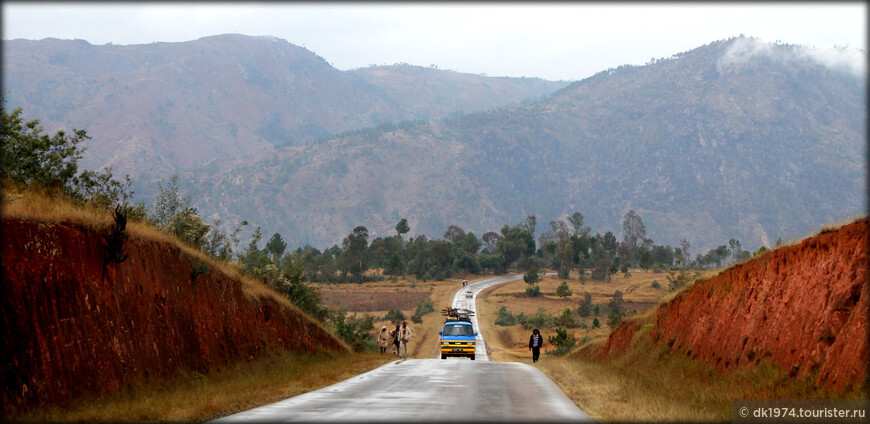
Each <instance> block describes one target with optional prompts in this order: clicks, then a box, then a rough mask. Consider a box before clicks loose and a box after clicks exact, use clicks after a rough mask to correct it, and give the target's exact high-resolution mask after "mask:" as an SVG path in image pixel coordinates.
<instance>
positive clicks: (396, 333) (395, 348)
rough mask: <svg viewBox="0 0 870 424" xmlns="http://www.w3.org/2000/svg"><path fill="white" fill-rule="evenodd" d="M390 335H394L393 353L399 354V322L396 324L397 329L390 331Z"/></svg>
mask: <svg viewBox="0 0 870 424" xmlns="http://www.w3.org/2000/svg"><path fill="white" fill-rule="evenodd" d="M390 335H391V336H393V353H395V354H396V356H399V324H396V329H395V330H393V331H390Z"/></svg>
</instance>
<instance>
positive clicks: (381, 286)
mask: <svg viewBox="0 0 870 424" xmlns="http://www.w3.org/2000/svg"><path fill="white" fill-rule="evenodd" d="M461 281H462V279H460V278H458V277H457V278H451V279H449V280H447V281H418V280H416V279H414V277H402V278H397V279H396V281H392V280H390V279H387V280H384V281H378V282H368V283H363V284H355V283H344V284H321V283H317V284H312V285H314V286H316V287H318V288H319V289H320V292H321V297H322V301H323V304H324V305H327V306H329V307H338V306H339V305H342V306H344V307H346V308H347V310H348V312H351V313H357V314H359V315H371V316H374V317H375V329H374V330H373V334H372V338H375V337H376V334H375V333H376V332H378V331H380V329H381V326H387V328H388V329H390V330H392V329H393V328H395V325H396V323H394V322H390V321H387V320H383V319H382V318H383V317H384V316H385V315H386V314H387V312H388V311H389V310H390V309H398V310H400V311H402V313H403V314H405V317H406V318H407V319H406V320H407V322H408V326H409V327H410V328H411V331H412V332H413V334H412V337H411V342H410V343H408V357H409V358H434V357H435V356H436V355H437V353H438V340H439V337H438V330H440V329H441V325H442V324H443V323H444V318H443V317H442V316H441V309H443V308H444V307H446V306H447V305H450V303H451V302H452V300H453V294H454V293H455V292H456V290H459V289H460V288H461V287H462V283H461ZM427 299H431V300H432V303H433V305H434V307H435V312H430V313H428V314H425V315H423V323H422V324H416V323H413V322H412V321H411V316H412V315H414V311H415V310H416V308H417V304H419V303H421V302H424V301H426V300H427ZM388 352H389V351H388ZM390 359H392V357H390Z"/></svg>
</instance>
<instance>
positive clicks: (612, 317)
mask: <svg viewBox="0 0 870 424" xmlns="http://www.w3.org/2000/svg"><path fill="white" fill-rule="evenodd" d="M624 317H625V312H611V313H610V314H608V316H607V326H608V327H610V328H611V329H616V327H617V326H618V325H619V323H621V322H622V319H623V318H624Z"/></svg>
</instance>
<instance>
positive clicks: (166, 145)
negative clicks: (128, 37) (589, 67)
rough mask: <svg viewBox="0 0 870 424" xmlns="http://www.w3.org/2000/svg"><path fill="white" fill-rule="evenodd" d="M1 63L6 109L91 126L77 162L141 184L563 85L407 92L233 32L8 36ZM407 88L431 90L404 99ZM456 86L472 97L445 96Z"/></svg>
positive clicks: (431, 81)
mask: <svg viewBox="0 0 870 424" xmlns="http://www.w3.org/2000/svg"><path fill="white" fill-rule="evenodd" d="M3 58H4V68H3V75H4V88H5V90H6V92H7V94H6V102H7V104H9V105H10V106H12V107H17V106H21V107H22V108H23V111H24V114H25V116H27V117H34V118H39V119H40V120H41V121H42V123H43V124H44V125H45V126H46V128H47V129H48V130H50V131H53V130H54V129H61V128H63V129H67V130H68V129H69V128H71V127H74V128H79V129H85V130H87V131H88V133H89V135H90V136H91V137H93V139H92V140H91V141H90V142H89V143H88V151H87V152H86V153H85V155H84V157H83V161H82V165H83V166H84V167H86V168H89V169H99V168H102V167H105V166H110V165H112V166H114V167H115V173H116V174H120V175H124V174H128V173H129V174H130V175H131V176H132V177H133V179H134V182H136V183H137V184H141V183H142V182H144V181H151V180H155V179H159V178H162V177H166V176H168V175H171V174H172V173H174V172H177V171H179V170H181V169H186V168H189V167H191V166H194V165H197V164H200V163H203V162H206V161H208V160H211V159H217V158H232V157H238V156H243V155H248V154H253V153H256V152H260V151H265V150H268V149H271V148H273V147H276V146H277V147H281V146H284V145H302V144H306V143H309V142H311V141H313V140H316V139H319V138H323V137H329V136H331V135H333V134H335V133H339V132H342V131H347V130H352V129H359V128H364V127H372V126H377V125H380V124H384V123H390V122H399V121H405V120H412V119H434V118H439V117H443V116H447V115H449V114H452V113H459V112H462V111H474V110H484V109H491V108H495V107H500V106H503V105H509V104H518V103H519V102H521V101H523V100H524V99H527V98H535V97H539V96H541V95H544V94H546V93H549V92H551V91H553V90H554V89H556V88H558V87H561V86H563V85H565V84H566V82H549V81H543V80H539V79H523V78H486V77H481V76H478V75H472V74H461V73H457V72H452V71H441V70H435V69H431V70H427V72H426V73H420V72H417V74H416V76H410V77H406V78H405V81H406V82H407V83H406V84H405V87H404V88H403V87H396V86H392V87H382V86H380V85H379V83H382V81H383V79H382V78H377V77H376V76H374V75H373V74H370V73H368V72H367V71H366V70H365V68H362V69H357V70H353V71H340V70H338V69H335V68H333V67H332V65H330V64H329V63H328V62H327V61H326V60H325V59H324V58H322V57H320V56H318V55H317V54H315V53H313V52H311V51H309V50H307V49H305V48H303V47H299V46H296V45H293V44H291V43H289V42H287V41H285V40H282V39H279V38H277V37H270V36H262V37H252V36H246V35H240V34H224V35H215V36H209V37H203V38H200V39H198V40H194V41H189V42H179V43H151V44H138V45H124V46H121V45H102V46H97V45H91V44H89V43H88V42H86V41H84V40H58V39H45V40H39V41H31V40H11V41H4V43H3ZM391 68H394V67H380V70H381V71H382V72H388V73H397V71H394V70H393V69H391ZM441 80H444V82H443V83H442V82H441ZM414 83H417V84H419V85H423V86H431V87H434V88H432V89H431V90H429V91H420V90H418V91H417V92H415V93H414V94H413V95H411V94H409V93H408V86H413V84H414ZM439 87H440V88H439ZM456 87H461V88H462V89H463V93H467V94H469V95H465V96H460V95H459V93H455V92H450V91H448V90H450V89H452V88H456ZM408 99H420V100H419V101H414V102H413V104H412V103H411V102H410V101H409V100H408Z"/></svg>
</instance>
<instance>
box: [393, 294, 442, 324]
mask: <svg viewBox="0 0 870 424" xmlns="http://www.w3.org/2000/svg"><path fill="white" fill-rule="evenodd" d="M400 312H401V311H400ZM430 312H435V305H434V304H432V299H431V298H430V299H426V300H425V301H423V302H420V303H418V304H417V309H416V310H415V311H414V315H412V316H411V321H412V322H414V323H416V324H422V323H423V315H426V314H428V313H430Z"/></svg>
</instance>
